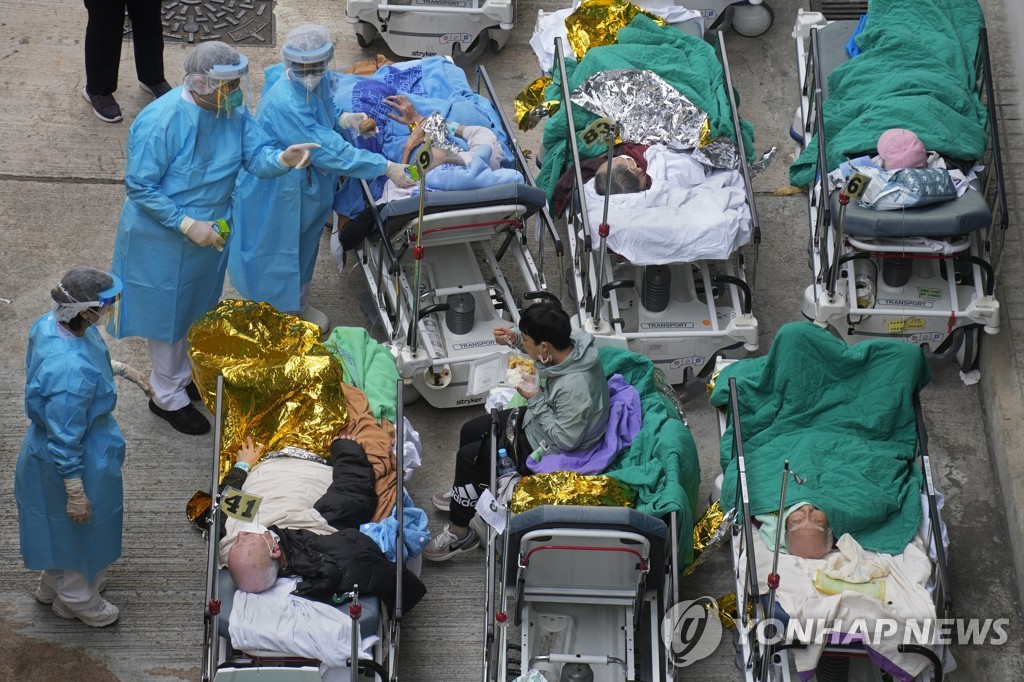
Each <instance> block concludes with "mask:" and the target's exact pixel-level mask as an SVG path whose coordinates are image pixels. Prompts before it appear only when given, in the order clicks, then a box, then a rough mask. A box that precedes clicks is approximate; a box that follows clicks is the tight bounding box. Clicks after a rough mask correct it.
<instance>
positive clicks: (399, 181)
mask: <svg viewBox="0 0 1024 682" xmlns="http://www.w3.org/2000/svg"><path fill="white" fill-rule="evenodd" d="M405 168H406V167H405V166H403V165H402V164H399V163H395V162H394V161H388V167H387V170H385V171H384V175H386V176H388V180H390V181H391V182H393V183H395V186H396V187H401V188H402V189H407V188H409V187H415V186H416V184H417V183H416V181H415V180H413V179H412V178H410V177H409V176H408V175H406V174H405Z"/></svg>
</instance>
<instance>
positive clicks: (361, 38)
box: [356, 33, 373, 48]
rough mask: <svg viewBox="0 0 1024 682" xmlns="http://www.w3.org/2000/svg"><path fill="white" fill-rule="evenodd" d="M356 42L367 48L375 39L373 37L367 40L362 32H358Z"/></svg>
mask: <svg viewBox="0 0 1024 682" xmlns="http://www.w3.org/2000/svg"><path fill="white" fill-rule="evenodd" d="M356 43H357V44H358V45H359V47H362V48H367V47H369V46H370V44H371V43H373V39H372V38H371V39H369V40H367V39H366V37H365V36H363V34H362V33H356Z"/></svg>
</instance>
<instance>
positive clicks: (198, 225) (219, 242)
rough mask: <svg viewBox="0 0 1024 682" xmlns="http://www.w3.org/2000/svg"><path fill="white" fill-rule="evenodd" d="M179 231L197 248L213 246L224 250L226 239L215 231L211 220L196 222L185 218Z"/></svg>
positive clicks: (179, 226)
mask: <svg viewBox="0 0 1024 682" xmlns="http://www.w3.org/2000/svg"><path fill="white" fill-rule="evenodd" d="M178 229H179V230H181V233H182V234H183V235H185V236H186V237H188V240H189V241H190V242H192V243H193V244H195V245H196V246H212V247H213V248H215V249H217V250H218V251H223V250H224V238H223V237H221V236H220V233H219V232H217V230H215V229H213V223H212V222H210V221H209V220H195V219H194V218H189V217H188V216H185V217H184V218H182V220H181V225H178Z"/></svg>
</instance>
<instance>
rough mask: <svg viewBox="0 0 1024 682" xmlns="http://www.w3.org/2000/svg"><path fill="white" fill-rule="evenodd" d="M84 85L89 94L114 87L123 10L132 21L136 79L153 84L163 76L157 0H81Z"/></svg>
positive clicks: (160, 29)
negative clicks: (84, 12) (84, 22)
mask: <svg viewBox="0 0 1024 682" xmlns="http://www.w3.org/2000/svg"><path fill="white" fill-rule="evenodd" d="M85 8H86V9H87V10H88V11H89V23H88V25H87V26H86V29H85V87H86V89H87V90H88V91H89V93H90V94H93V95H110V94H113V92H114V91H115V90H117V71H118V67H119V66H120V65H121V43H122V42H123V38H124V11H125V9H126V8H127V10H128V17H129V18H130V19H131V21H132V44H133V45H134V46H135V71H136V73H137V74H138V77H139V82H140V83H145V84H146V85H155V84H156V83H159V82H160V81H163V80H165V78H164V37H163V26H162V25H161V23H160V0H85Z"/></svg>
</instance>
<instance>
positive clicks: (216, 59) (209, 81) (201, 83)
mask: <svg viewBox="0 0 1024 682" xmlns="http://www.w3.org/2000/svg"><path fill="white" fill-rule="evenodd" d="M245 63H246V60H245V58H244V57H243V56H242V55H241V54H239V53H238V51H237V50H235V48H233V47H231V46H230V45H227V44H225V43H222V42H220V41H218V40H212V41H210V42H208V43H200V44H199V45H196V46H195V47H194V48H193V49H192V51H191V52H189V53H188V55H187V56H186V57H185V87H186V88H188V89H189V90H190V91H192V92H195V93H197V94H200V95H209V94H210V93H212V92H213V91H214V90H216V89H217V81H218V79H216V78H212V77H211V75H212V74H213V67H215V66H229V65H233V64H239V65H241V64H245ZM246 67H248V64H246Z"/></svg>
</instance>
